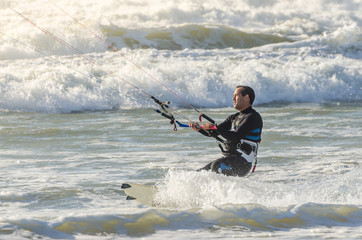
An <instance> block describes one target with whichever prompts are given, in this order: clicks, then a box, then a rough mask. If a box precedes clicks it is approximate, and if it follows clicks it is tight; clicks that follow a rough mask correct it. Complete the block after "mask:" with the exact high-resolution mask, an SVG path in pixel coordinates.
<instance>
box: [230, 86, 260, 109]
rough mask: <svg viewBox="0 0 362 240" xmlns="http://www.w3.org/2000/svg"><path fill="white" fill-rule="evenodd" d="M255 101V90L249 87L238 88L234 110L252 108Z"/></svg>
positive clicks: (235, 94) (234, 98)
mask: <svg viewBox="0 0 362 240" xmlns="http://www.w3.org/2000/svg"><path fill="white" fill-rule="evenodd" d="M254 99H255V93H254V90H253V89H252V88H251V87H248V86H237V87H236V89H235V92H234V96H233V103H234V108H235V109H236V110H239V111H243V110H244V109H246V108H248V107H250V106H251V105H252V104H253V102H254Z"/></svg>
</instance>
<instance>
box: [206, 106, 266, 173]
mask: <svg viewBox="0 0 362 240" xmlns="http://www.w3.org/2000/svg"><path fill="white" fill-rule="evenodd" d="M262 128H263V121H262V118H261V116H260V114H259V113H258V112H256V111H255V110H254V109H253V108H252V107H251V106H250V107H249V108H247V109H245V110H243V111H241V112H238V113H236V114H233V115H230V116H229V117H228V118H226V119H225V121H224V122H222V123H220V124H218V125H217V133H218V134H219V135H221V136H222V137H224V138H225V139H226V143H225V144H224V145H225V151H224V152H223V154H224V156H223V157H222V158H219V159H217V160H215V161H212V162H210V163H209V164H207V165H206V166H205V167H203V168H201V169H199V170H211V171H214V172H218V173H222V174H225V175H228V176H240V177H241V176H245V175H246V174H247V173H248V172H249V171H250V169H251V166H252V163H250V162H248V161H247V160H246V159H244V158H243V157H242V156H241V154H240V153H239V152H238V151H237V150H238V149H240V150H242V151H244V152H248V151H249V149H248V148H250V145H249V144H245V143H244V144H240V140H241V139H245V140H248V141H252V142H257V143H258V142H260V140H261V132H262Z"/></svg>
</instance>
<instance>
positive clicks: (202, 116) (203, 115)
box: [199, 114, 215, 123]
mask: <svg viewBox="0 0 362 240" xmlns="http://www.w3.org/2000/svg"><path fill="white" fill-rule="evenodd" d="M202 118H205V119H206V120H207V121H209V122H211V123H215V121H214V120H213V119H212V118H210V117H209V116H207V115H205V114H201V115H200V116H199V120H200V122H202Z"/></svg>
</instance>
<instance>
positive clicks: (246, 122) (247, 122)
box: [217, 113, 261, 141]
mask: <svg viewBox="0 0 362 240" xmlns="http://www.w3.org/2000/svg"><path fill="white" fill-rule="evenodd" d="M227 120H228V119H227ZM227 120H225V122H226V121H227ZM225 122H223V123H221V124H220V125H218V128H217V130H218V133H219V134H220V135H221V136H223V137H224V138H226V139H227V140H228V141H240V139H242V138H245V137H246V136H247V135H248V134H249V133H250V132H251V131H252V130H254V129H256V128H261V126H260V119H259V115H258V114H257V113H249V114H247V115H246V116H245V117H244V119H243V120H242V122H241V123H240V125H239V126H238V128H237V129H236V130H235V131H230V126H231V120H230V124H227V123H225ZM224 123H225V124H224ZM228 126H229V127H228ZM227 127H228V128H227Z"/></svg>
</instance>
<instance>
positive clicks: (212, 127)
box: [189, 123, 215, 131]
mask: <svg viewBox="0 0 362 240" xmlns="http://www.w3.org/2000/svg"><path fill="white" fill-rule="evenodd" d="M189 126H190V127H191V128H192V129H193V130H195V131H200V130H201V129H204V130H215V124H213V123H204V124H203V125H201V126H200V125H199V124H198V123H189Z"/></svg>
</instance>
